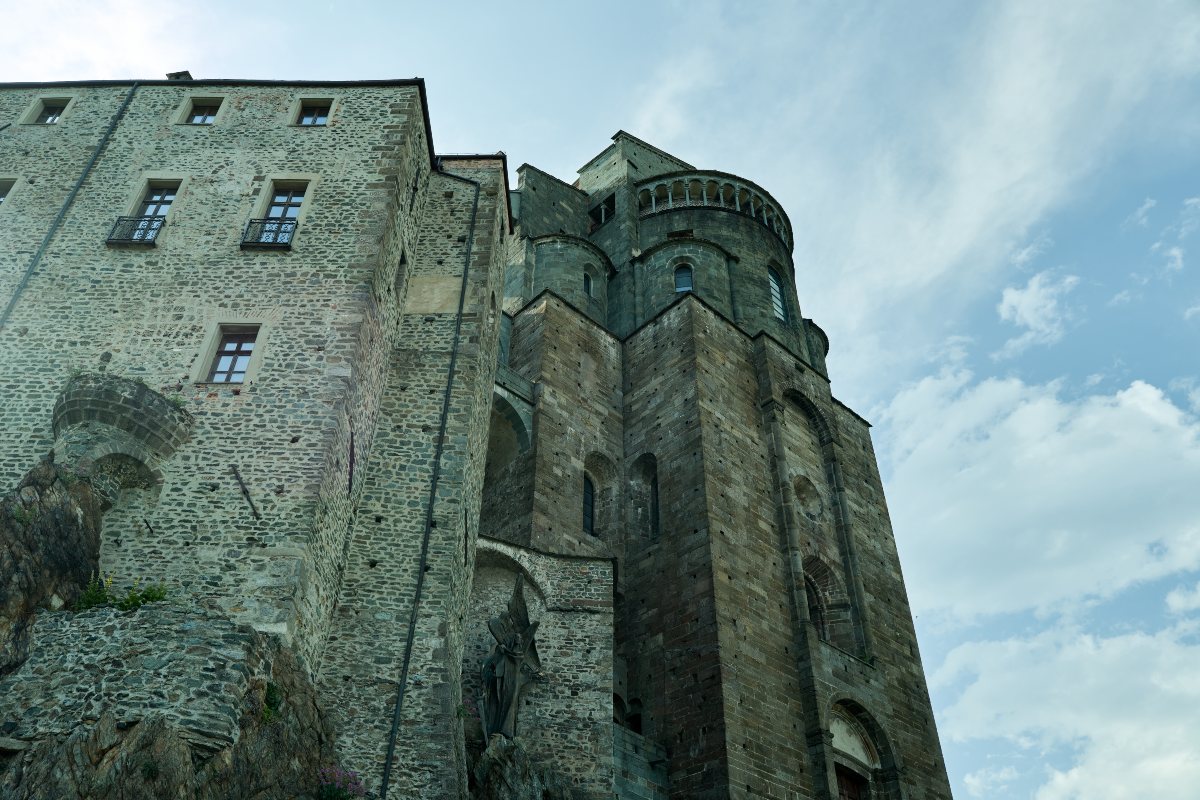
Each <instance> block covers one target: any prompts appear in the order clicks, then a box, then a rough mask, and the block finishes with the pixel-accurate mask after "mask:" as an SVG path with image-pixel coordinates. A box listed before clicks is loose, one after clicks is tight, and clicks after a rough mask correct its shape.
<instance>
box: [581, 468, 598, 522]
mask: <svg viewBox="0 0 1200 800" xmlns="http://www.w3.org/2000/svg"><path fill="white" fill-rule="evenodd" d="M583 532H584V533H586V534H588V535H589V536H595V535H596V487H595V485H594V484H593V483H592V479H591V478H590V477H588V475H586V474H585V475H584V476H583Z"/></svg>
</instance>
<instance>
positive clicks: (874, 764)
mask: <svg viewBox="0 0 1200 800" xmlns="http://www.w3.org/2000/svg"><path fill="white" fill-rule="evenodd" d="M826 729H827V730H828V731H829V735H830V749H831V750H832V755H833V766H834V774H835V779H836V780H838V781H839V782H842V781H845V782H849V783H853V782H858V783H859V784H860V786H862V787H865V788H866V789H867V790H868V792H867V794H866V796H868V797H872V798H896V799H897V800H898V798H899V797H900V785H899V784H900V782H899V767H900V765H899V764H898V763H897V761H896V757H895V751H894V750H893V749H892V746H891V743H890V741H889V740H888V736H887V733H886V732H885V731H884V729H883V726H881V725H880V724H879V722H878V721H877V720H876V719H875V717H874V715H872V714H871V713H870V712H869V711H867V709H866V707H865V706H863V705H862V704H861V703H859V702H858V701H857V700H855V699H854V698H852V697H849V696H846V695H840V696H836V697H835V698H833V699H832V700H831V702H830V704H829V711H828V715H827V725H826Z"/></svg>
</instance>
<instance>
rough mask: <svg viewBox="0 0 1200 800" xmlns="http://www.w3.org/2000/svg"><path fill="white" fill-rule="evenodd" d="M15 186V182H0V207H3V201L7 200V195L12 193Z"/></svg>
mask: <svg viewBox="0 0 1200 800" xmlns="http://www.w3.org/2000/svg"><path fill="white" fill-rule="evenodd" d="M16 185H17V182H16V181H3V180H0V206H2V205H4V201H5V200H7V199H8V195H9V194H11V193H12V190H13V187H14V186H16Z"/></svg>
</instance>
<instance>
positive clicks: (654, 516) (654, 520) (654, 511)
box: [650, 471, 662, 539]
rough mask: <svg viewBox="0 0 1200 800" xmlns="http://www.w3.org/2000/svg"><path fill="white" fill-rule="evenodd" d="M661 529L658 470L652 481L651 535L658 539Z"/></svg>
mask: <svg viewBox="0 0 1200 800" xmlns="http://www.w3.org/2000/svg"><path fill="white" fill-rule="evenodd" d="M661 531H662V527H661V525H660V523H659V516H658V472H657V471H656V472H655V473H654V477H653V478H652V479H651V481H650V535H651V536H653V537H654V538H656V539H657V538H658V535H659V533H660V532H661Z"/></svg>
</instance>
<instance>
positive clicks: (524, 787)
mask: <svg viewBox="0 0 1200 800" xmlns="http://www.w3.org/2000/svg"><path fill="white" fill-rule="evenodd" d="M471 777H472V779H473V785H472V789H471V797H472V798H474V800H571V797H572V793H571V789H570V786H569V784H567V782H566V781H565V780H563V779H562V778H561V777H560V776H558V775H556V774H555V773H554V772H553V771H552V770H549V769H547V768H545V767H542V766H539V765H536V764H534V763H533V762H532V761H531V760H530V758H529V753H528V752H526V750H525V748H524V747H523V746H522V745H521V740H520V739H506V738H504V737H503V736H500V735H495V736H493V737H492V738H491V741H489V742H488V746H487V749H486V750H484V751H483V754H482V755H480V757H479V759H478V760H477V761H476V762H475V768H474V770H472V775H471Z"/></svg>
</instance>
